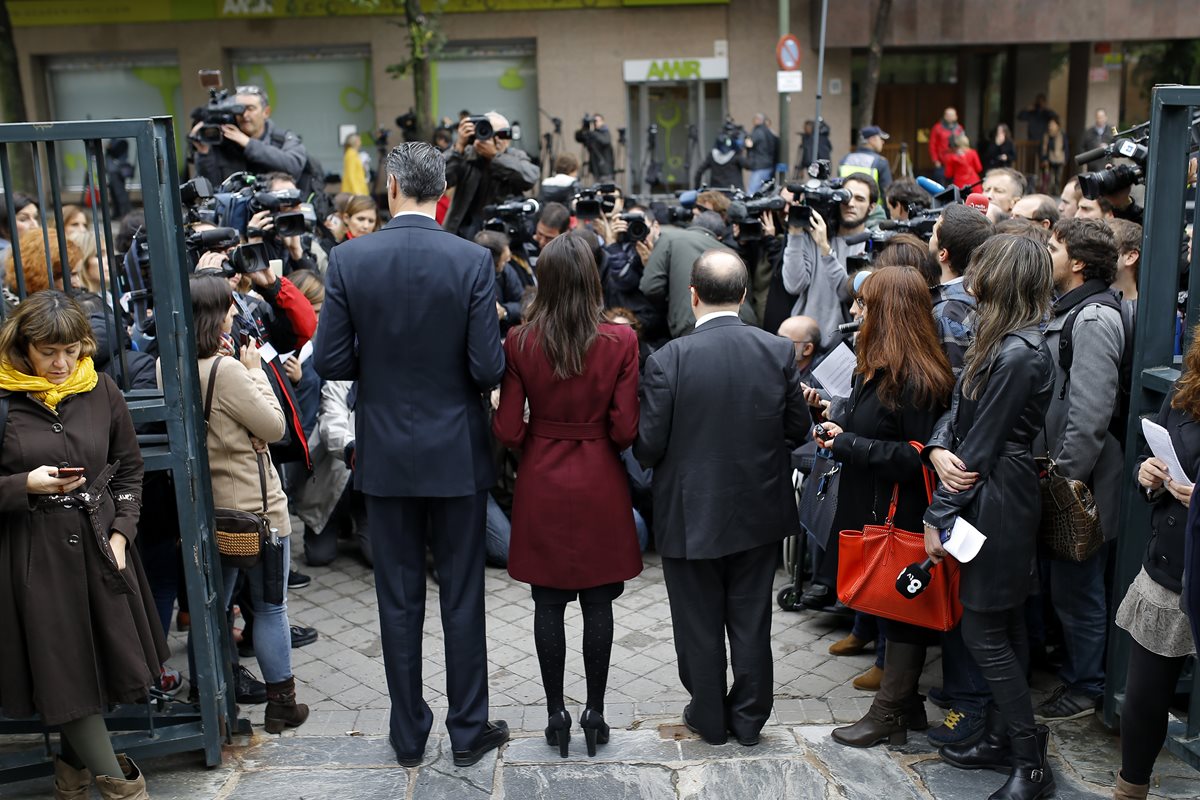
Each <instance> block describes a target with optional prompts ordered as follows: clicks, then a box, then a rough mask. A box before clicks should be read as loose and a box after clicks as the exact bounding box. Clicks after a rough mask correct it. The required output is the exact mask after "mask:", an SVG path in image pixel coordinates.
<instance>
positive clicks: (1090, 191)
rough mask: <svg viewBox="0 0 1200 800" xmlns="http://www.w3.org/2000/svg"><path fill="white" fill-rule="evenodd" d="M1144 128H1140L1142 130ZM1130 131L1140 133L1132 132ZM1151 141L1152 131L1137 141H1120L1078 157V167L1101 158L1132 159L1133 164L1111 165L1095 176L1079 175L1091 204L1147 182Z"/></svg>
mask: <svg viewBox="0 0 1200 800" xmlns="http://www.w3.org/2000/svg"><path fill="white" fill-rule="evenodd" d="M1139 127H1140V126H1139ZM1130 130H1137V129H1136V128H1131V129H1130ZM1149 140H1150V134H1149V129H1148V128H1147V132H1146V133H1145V134H1144V135H1142V136H1140V137H1137V138H1118V139H1114V140H1113V141H1112V142H1111V143H1109V144H1107V145H1105V146H1104V147H1097V148H1095V149H1094V150H1088V151H1087V152H1084V153H1080V154H1079V155H1077V156H1075V163H1076V164H1080V165H1083V164H1086V163H1088V162H1090V161H1095V160H1096V159H1097V158H1116V157H1120V158H1128V159H1131V160H1132V161H1134V162H1135V163H1133V164H1116V165H1113V164H1109V165H1108V167H1106V168H1105V169H1101V170H1096V171H1095V172H1083V173H1080V175H1079V191H1080V192H1082V193H1083V196H1084V197H1086V198H1087V199H1089V200H1096V199H1098V198H1100V197H1102V196H1104V195H1109V194H1115V193H1116V192H1119V191H1121V190H1122V189H1126V188H1128V187H1130V186H1133V185H1134V184H1138V183H1144V182H1145V180H1146V171H1145V168H1146V158H1147V157H1148V156H1149V155H1150V150H1149V149H1148V148H1147V147H1146V142H1148V141H1149Z"/></svg>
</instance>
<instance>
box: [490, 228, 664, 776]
mask: <svg viewBox="0 0 1200 800" xmlns="http://www.w3.org/2000/svg"><path fill="white" fill-rule="evenodd" d="M603 311H604V300H603V294H602V291H601V288H600V275H599V272H598V271H597V269H596V261H595V258H594V257H593V255H592V248H591V245H590V244H589V243H588V242H587V241H586V239H585V238H584V237H582V236H576V235H571V234H568V235H565V236H560V237H558V238H557V239H555V240H554V241H552V242H550V244H548V245H546V248H545V249H544V250H543V251H542V254H541V257H540V258H539V259H538V293H537V297H536V299H535V300H534V301H533V306H532V307H531V308H530V310H529V314H528V317H527V320H526V322H525V324H524V325H522V326H521V327H520V328H517V329H515V330H514V331H513V333H511V334H509V336H508V338H507V340H506V341H505V342H504V352H505V355H506V356H507V369H506V371H505V374H504V382H503V383H502V384H501V387H500V407H499V408H498V409H497V411H496V415H495V418H494V419H493V422H492V430H493V431H494V432H495V434H496V438H497V439H499V440H500V442H502V443H503V444H504V445H505V446H506V447H510V448H513V449H519V450H521V451H522V456H521V468H520V471H519V472H518V474H517V486H516V492H515V495H514V499H513V513H512V543H511V545H510V549H509V555H508V572H509V574H510V575H512V576H513V577H514V578H516V579H517V580H519V581H524V582H525V583H529V584H531V586H532V592H533V601H534V609H535V610H534V631H533V633H534V643H535V644H536V646H537V653H538V662H539V664H540V666H541V672H542V685H543V687H544V688H545V691H546V709H547V713H548V715H549V724H548V725H547V727H546V740H547V742H548V743H549V744H550V745H551V746H557V747H558V748H559V752H560V753H561V754H562V756H563V757H566V755H567V749H568V747H569V744H568V742H569V738H570V729H571V715H570V714H569V713H568V712H567V708H566V704H565V701H564V698H563V670H564V666H565V662H566V636H565V631H564V626H563V614H564V612H565V609H566V605H567V603H569V602H571V601H572V600H575V599H577V598H578V600H579V604H580V607H581V609H582V611H583V663H584V671H585V674H586V676H587V705H586V707H585V709H584V711H583V713H582V715H581V716H580V718H579V725H580V727H581V728H582V729H583V732H584V736H585V738H586V740H587V748H588V755H595V754H596V745H597V744H604V743H606V742H607V741H608V725H607V724H605V722H604V692H605V686H606V684H607V682H608V664H609V658H610V656H611V653H612V637H613V616H612V601H613V600H615V599H616V598H617V597H618V596H619V595H620V594H621V592H622V591H623V590H624V586H625V584H624V581H627V580H629V579H630V578H633V577H635V576H636V575H638V573H640V572H641V571H642V558H641V552H640V551H639V548H638V542H637V534H636V532H635V530H634V524H633V510H632V509H633V505H632V502H631V500H630V496H629V483H628V480H627V478H626V475H625V468H624V467H623V466H622V464H621V460H620V456H619V455H618V454H619V453H620V452H621V451H622V450H624V449H625V448H627V447H629V446H630V445H631V444H633V440H634V438H635V437H636V436H637V429H638V395H637V391H638V344H637V335H636V334H635V333H634V332H633V330H632V329H631V328H630V327H629V326H628V325H617V324H613V323H610V322H608V321H606V320H605V319H604V314H603ZM527 400H528V403H529V420H528V422H526V420H525V404H526V401H527Z"/></svg>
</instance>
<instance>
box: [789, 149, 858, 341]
mask: <svg viewBox="0 0 1200 800" xmlns="http://www.w3.org/2000/svg"><path fill="white" fill-rule="evenodd" d="M828 170H829V162H820V161H818V162H816V163H815V164H814V165H813V166H811V167H810V168H809V174H810V175H813V178H812V180H809V181H808V182H807V183H805V184H804V185H803V186H796V185H794V184H793V185H790V186H788V187H787V189H784V190H783V191H782V192H781V194H782V196H783V198H784V200H786V201H787V202H788V203H790V204H793V208H792V209H791V212H790V213H789V215H788V237H787V245H786V247H785V248H784V251H783V270H782V272H783V287H784V289H785V290H786V291H787V293H788V294H791V295H795V296H796V303H795V305H794V306H793V307H792V313H791V316H804V317H812V318H813V319H815V320H817V321H818V322H819V323H820V324H821V341H822V342H824V343H825V347H826V349H827V350H828V349H830V348H833V347H836V346H837V345H838V344H839V343H840V342H841V341H842V339H843V336H842V334H841V333H840V332H839V331H838V326H839V325H841V324H842V323H844V322H845V321H846V312H845V306H846V304H847V303H849V301H850V296H849V293H848V291H847V288H846V279H847V278H848V277H849V273H848V272H847V270H846V260H847V258H848V257H849V256H854V255H859V254H861V253H863V252H864V251H865V249H866V248H865V244H864V242H862V241H856V242H855V243H851V242H850V241H849V240H850V239H851V237H855V238H856V239H857V238H858V237H857V234H861V233H864V232H865V231H866V221H867V215H868V214H869V213H870V212H871V209H872V207H874V205H875V204H876V203H877V202H879V187H878V186H876V184H875V181H873V180H871V177H870V176H869V175H866V174H863V173H855V174H853V175H850V176H849V177H847V178H846V179H845V180H844V181H842V186H841V188H840V189H834V188H832V187H831V186H830V184H829V183H828V175H829V171H828ZM814 171H815V172H816V174H815V175H814V174H813V173H814ZM818 176H824V177H823V178H822V177H818ZM830 200H836V201H838V203H837V205H831V204H830V202H829V201H830ZM800 209H807V212H806V213H796V212H798V211H799V210H800ZM822 212H824V213H822ZM827 214H828V216H829V217H830V218H831V219H827V217H826V215H827ZM831 228H832V229H833V230H832V231H831V230H830V229H831ZM832 232H836V235H834V236H831V235H830V234H831V233H832Z"/></svg>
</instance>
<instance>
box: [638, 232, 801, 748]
mask: <svg viewBox="0 0 1200 800" xmlns="http://www.w3.org/2000/svg"><path fill="white" fill-rule="evenodd" d="M748 280H749V278H748V275H747V273H746V267H745V265H744V264H743V263H742V260H741V259H740V258H738V256H737V255H736V254H734V253H732V252H729V251H727V250H709V251H707V252H705V253H704V254H702V255H701V256H700V258H699V259H697V260H696V263H695V266H693V268H692V281H691V284H692V285H691V289H690V292H691V302H692V313H693V314H694V315H695V317H696V320H697V321H696V326H695V328H694V330H693V331H692V333H690V334H689V335H686V336H681V337H680V338H678V339H675V340H674V341H672V342H670V343H669V344H667V345H666V346H665V347H663V348H662V349H661V350H659V351H658V352H656V353H655V354H654V355H652V356H650V358H649V359H647V361H646V371H645V375H644V377H643V379H642V411H641V421H640V425H639V430H638V440H637V443H636V444H634V454H635V455H636V456H637V458H638V460H639V461H641V462H642V463H643V464H645V465H646V466H648V467H654V534H655V543H656V544H657V546H658V552H659V553H660V554H661V555H662V561H663V576H664V577H665V578H666V582H667V593H668V595H669V597H670V601H671V620H672V624H673V626H674V632H675V651H676V653H677V654H678V656H679V678H680V680H681V681H682V682H683V686H684V688H685V689H687V690H688V692H689V693H690V694H691V695H692V701H691V703H689V704H688V706H687V708H686V709H684V712H683V719H684V722H685V723H686V724H687V726H688V728H690V729H691V730H693V731H694V732H696V733H699V734H700V735H701V736H703V737H704V739H705V740H706V741H708V742H710V743H712V744H723V743H724V742H725V740H726V733H727V732H732V733H733V734H734V736H735V737H737V740H738V741H739V742H740V743H741V744H743V745H747V746H750V745H755V744H758V738H759V731H761V730H762V726H763V725H764V724H765V723H766V721H767V717H768V716H769V715H770V713H771V706H772V699H773V698H772V690H773V688H774V680H773V671H772V662H773V658H772V655H771V638H770V637H771V595H772V591H773V590H772V586H771V584H772V580H773V578H774V575H775V563H776V557H777V554H778V549H779V542H780V541H781V540H782V539H784V538H786V537H787V536H790V535H792V534H794V533H797V532H798V531H799V521H798V519H797V514H796V500H795V497H794V496H793V493H792V486H791V483H790V481H789V480H788V475H789V473H790V471H791V470H790V461H789V452H788V447H787V441H786V440H787V439H789V438H790V439H792V440H794V441H799V440H800V439H802V438H803V437H804V436H805V435H806V434H807V433H808V430H809V424H810V423H811V422H812V418H811V416H810V414H809V411H808V405H807V404H806V403H805V401H804V392H803V390H802V388H801V386H800V373H799V371H798V370H797V369H796V354H795V350H794V348H793V345H792V343H791V342H790V341H788V340H787V339H784V338H781V337H779V336H774V335H772V334H770V333H767V332H765V331H763V330H761V329H759V328H755V327H752V326H749V325H746V324H744V323H743V322H742V321H741V320H739V319H738V316H737V313H738V307H739V306H740V305H741V304H742V302H743V301H744V300H745V297H746V288H747V284H748ZM726 632H728V634H729V649H730V654H731V657H732V662H733V677H734V680H733V686H732V687H731V688H730V689H729V691H728V693H726V686H725V666H726V665H725V634H726Z"/></svg>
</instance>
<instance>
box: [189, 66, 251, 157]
mask: <svg viewBox="0 0 1200 800" xmlns="http://www.w3.org/2000/svg"><path fill="white" fill-rule="evenodd" d="M200 85H201V86H203V87H204V88H205V89H208V105H206V106H201V107H200V109H199V116H200V122H202V123H203V125H201V126H200V130H199V131H197V132H196V134H195V137H196V139H197V140H198V141H200V142H203V143H204V144H209V145H215V144H220V143H221V140H222V139H223V138H224V135H223V134H222V133H221V126H222V125H237V123H238V117H239V116H241V115H242V114H244V113H245V111H246V106H244V105H243V104H241V103H238V102H235V99H231V98H230V97H229V90H228V89H225V88H222V86H221V70H219V69H202V70H200Z"/></svg>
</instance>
